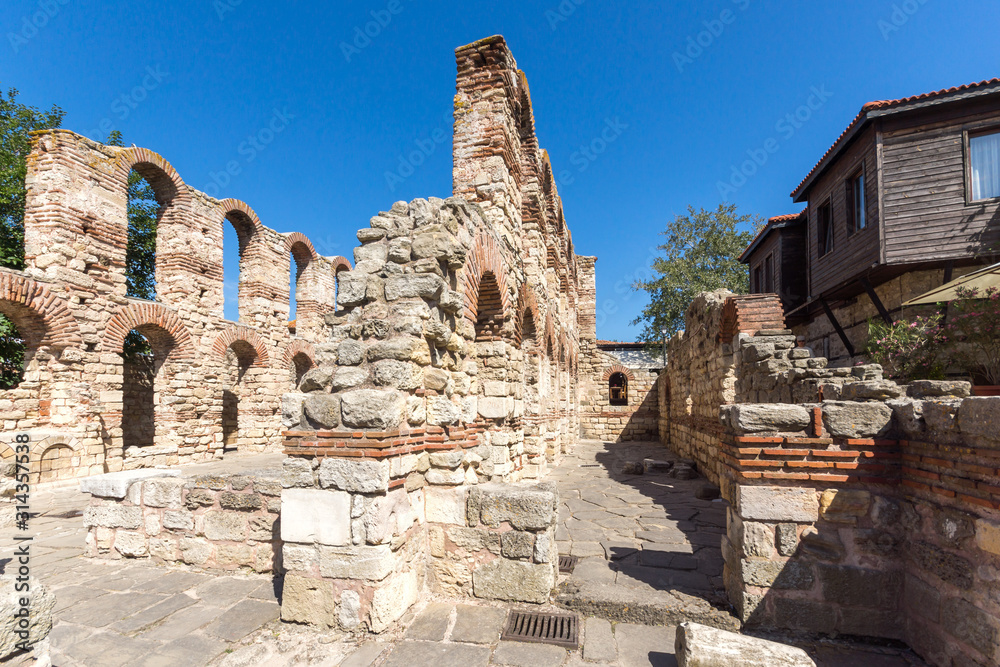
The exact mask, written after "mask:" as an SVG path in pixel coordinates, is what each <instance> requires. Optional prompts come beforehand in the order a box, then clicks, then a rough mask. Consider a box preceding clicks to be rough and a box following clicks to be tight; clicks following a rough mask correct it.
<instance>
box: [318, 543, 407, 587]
mask: <svg viewBox="0 0 1000 667" xmlns="http://www.w3.org/2000/svg"><path fill="white" fill-rule="evenodd" d="M395 569H396V557H395V555H394V554H393V552H392V549H391V547H390V546H389V545H380V546H375V547H365V546H359V547H348V548H343V547H326V546H321V547H320V548H319V571H320V574H321V575H322V576H323V577H325V578H327V579H363V580H365V581H382V580H383V579H385V578H386V577H388V576H389V575H390V574H392V572H393V571H394V570H395Z"/></svg>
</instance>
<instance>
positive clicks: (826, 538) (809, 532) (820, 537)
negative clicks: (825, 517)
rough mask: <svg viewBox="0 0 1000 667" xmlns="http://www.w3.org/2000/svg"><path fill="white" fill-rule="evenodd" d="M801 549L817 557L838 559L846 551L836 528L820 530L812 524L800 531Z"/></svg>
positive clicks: (831, 559)
mask: <svg viewBox="0 0 1000 667" xmlns="http://www.w3.org/2000/svg"><path fill="white" fill-rule="evenodd" d="M802 550H803V551H805V552H806V553H809V554H811V555H812V556H815V557H817V558H821V559H823V560H829V561H839V560H840V559H842V558H843V557H844V555H845V554H846V553H847V550H846V549H845V548H844V543H843V542H842V541H841V540H840V535H839V533H838V532H837V531H836V530H824V531H822V532H820V531H819V530H817V529H816V528H815V527H813V526H809V527H807V528H806V529H805V530H803V531H802Z"/></svg>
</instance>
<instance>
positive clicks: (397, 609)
mask: <svg viewBox="0 0 1000 667" xmlns="http://www.w3.org/2000/svg"><path fill="white" fill-rule="evenodd" d="M456 58H457V63H458V92H457V95H456V97H455V153H454V194H455V196H454V197H453V198H449V199H446V200H441V199H433V198H432V199H429V200H423V199H418V200H415V201H413V202H410V203H409V204H407V203H405V202H400V203H397V204H396V205H394V206H393V207H392V209H391V210H389V211H386V212H382V213H380V214H379V215H377V216H375V217H374V218H372V220H371V222H370V225H369V227H367V228H364V229H361V230H359V231H358V240H359V241H360V243H361V245H360V246H359V247H358V248H357V249H356V250H355V253H354V258H355V260H356V264H355V267H354V269H353V270H352V271H349V272H344V273H341V274H340V289H339V292H338V309H337V312H336V313H329V314H327V315H326V317H325V322H326V324H327V327H328V328H327V331H328V339H327V340H326V341H324V343H323V344H322V346H321V348H322V349H323V350H324V351H325V352H324V354H323V355H320V356H321V360H320V363H319V365H318V367H317V368H316V369H313V370H312V371H310V372H309V373H307V374H306V375H305V376H304V378H303V380H302V383H301V384H300V385H299V388H298V391H296V392H292V393H289V394H286V395H285V396H284V397H283V399H282V400H283V419H284V423H285V425H286V426H287V427H288V431H287V432H286V434H285V435H286V440H285V444H286V448H285V451H286V453H287V454H288V455H289V458H288V460H287V461H286V464H285V470H286V475H285V479H284V483H285V487H286V489H285V492H284V493H283V494H282V502H283V506H284V511H283V516H282V522H281V537H282V540H283V563H284V567H285V568H286V570H287V573H286V576H285V588H284V592H283V602H282V617H283V618H284V619H285V620H288V621H298V622H310V623H319V624H323V625H328V626H339V627H341V628H344V629H353V628H356V627H358V626H360V625H363V626H364V627H366V628H368V629H369V630H371V631H373V632H382V631H383V630H385V629H386V628H388V627H389V626H390V625H391V624H392V623H394V622H395V621H396V620H397V619H398V618H399V617H400V616H401V615H402V614H403V613H405V611H406V609H408V608H409V606H410V605H412V604H413V602H414V601H416V599H417V597H418V596H419V595H420V594H421V592H422V591H425V590H432V591H435V592H439V593H447V594H461V595H474V596H476V597H480V598H486V599H504V600H515V601H522V602H544V601H545V600H547V599H548V595H549V591H550V590H551V588H552V586H553V584H554V582H555V575H556V568H557V560H558V559H557V553H556V549H555V543H554V529H555V520H556V513H555V508H556V500H557V498H556V493H555V489H554V487H552V486H551V485H546V484H541V485H538V484H536V485H534V486H532V485H530V484H525V483H521V484H517V482H524V481H525V480H533V479H537V478H539V477H541V476H542V475H543V474H544V472H545V470H546V469H547V467H548V466H550V465H553V464H556V463H558V461H559V459H560V456H561V454H562V453H564V451H565V450H566V448H568V447H569V446H570V445H571V444H572V442H573V440H574V439H575V437H576V436H577V434H578V433H579V428H580V426H579V420H578V419H577V414H576V413H577V402H576V396H577V394H578V391H579V387H578V383H577V377H578V374H579V373H578V369H579V365H580V355H581V351H582V348H583V345H584V343H583V340H584V338H582V337H581V330H582V327H583V326H589V327H591V329H592V322H593V321H594V318H593V311H592V305H593V288H592V285H593V265H594V264H593V262H594V260H593V258H578V257H577V256H576V254H575V253H574V251H573V244H572V240H571V236H570V233H569V230H568V229H567V228H566V225H565V222H564V219H563V214H562V205H561V202H560V199H559V196H558V194H557V192H556V189H555V184H554V181H553V179H552V169H551V166H550V165H549V163H548V158H547V155H546V154H545V153H544V152H543V151H541V150H539V149H538V145H537V140H536V138H535V136H534V121H533V118H532V113H531V106H530V100H529V98H528V92H527V82H526V79H525V76H524V74H523V73H522V72H520V71H519V70H518V69H517V66H516V63H515V62H514V59H513V57H512V56H511V54H510V51H509V50H508V49H507V47H506V44H505V43H504V42H503V40H502V38H499V37H494V38H490V39H487V40H483V41H480V42H477V43H475V44H472V45H469V46H467V47H463V48H460V49H458V51H457V52H456ZM588 271H589V278H588V273H587V272H588ZM588 281H589V285H590V289H589V291H588V289H587V285H588ZM581 286H582V288H581ZM588 306H589V307H590V308H591V310H590V312H589V313H587V314H588V315H589V320H585V322H588V323H589V324H586V325H581V322H580V321H579V320H578V313H580V312H584V313H586V311H587V308H588ZM589 335H590V337H591V339H594V338H596V336H595V335H594V334H593V332H592V330H591V331H590V333H589Z"/></svg>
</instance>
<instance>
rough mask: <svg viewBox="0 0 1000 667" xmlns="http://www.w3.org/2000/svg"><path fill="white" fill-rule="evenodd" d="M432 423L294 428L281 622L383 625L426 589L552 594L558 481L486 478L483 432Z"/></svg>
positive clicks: (543, 597)
mask: <svg viewBox="0 0 1000 667" xmlns="http://www.w3.org/2000/svg"><path fill="white" fill-rule="evenodd" d="M431 430H434V429H429V430H428V431H425V430H423V429H420V432H419V433H414V434H410V435H411V436H412V442H409V443H408V442H407V439H406V438H405V437H404V436H402V435H400V434H387V433H368V434H360V433H359V434H356V435H357V436H358V437H356V438H334V437H322V436H332V435H333V434H329V433H327V434H323V433H321V434H320V436H321V437H319V438H318V439H317V437H316V435H313V436H311V438H306V437H305V436H304V435H302V434H300V435H298V436H293V435H290V436H289V437H290V442H291V443H293V444H291V445H290V446H289V449H288V453H289V454H290V455H291V456H290V457H289V458H288V459H287V460H286V461H285V466H284V476H283V480H282V483H283V486H284V487H285V488H284V491H283V492H282V507H283V512H284V514H283V519H282V524H281V539H282V541H283V543H284V546H283V563H284V566H285V568H286V570H287V573H286V575H285V584H284V591H283V597H282V611H281V615H282V619H283V620H285V621H291V622H297V623H308V624H313V625H321V626H326V627H339V628H341V629H344V630H353V629H356V628H358V627H364V628H365V629H367V630H369V631H371V632H375V633H380V632H383V631H385V630H386V629H388V628H389V627H390V626H391V625H392V624H393V623H395V622H396V621H397V620H398V619H399V618H400V617H401V616H402V615H403V614H404V613H405V612H406V610H407V609H408V608H409V607H410V606H411V605H412V604H413V603H414V602H416V600H417V599H418V596H419V595H420V594H421V593H422V592H423V591H425V590H428V589H432V590H436V591H440V592H444V593H451V594H461V595H474V596H477V597H481V598H486V599H504V600H516V601H522V602H545V601H547V600H548V595H549V591H550V590H551V589H552V586H553V585H554V583H555V573H556V569H557V564H558V558H557V556H556V549H555V541H554V537H555V535H554V531H555V520H556V506H557V503H556V493H555V489H554V487H552V486H551V485H539V486H536V487H531V486H520V485H512V484H500V483H491V484H483V485H480V484H479V481H480V480H479V474H480V473H479V472H478V470H479V467H480V466H481V465H482V464H483V463H484V459H483V457H484V456H489V451H490V448H489V446H488V445H485V444H479V436H480V435H482V434H481V432H480V431H481V429H478V428H474V429H471V430H465V429H456V430H453V431H446V430H444V429H436V431H437V432H435V433H431V432H429V431H431ZM493 435H494V436H495V435H497V434H495V433H494V434H493Z"/></svg>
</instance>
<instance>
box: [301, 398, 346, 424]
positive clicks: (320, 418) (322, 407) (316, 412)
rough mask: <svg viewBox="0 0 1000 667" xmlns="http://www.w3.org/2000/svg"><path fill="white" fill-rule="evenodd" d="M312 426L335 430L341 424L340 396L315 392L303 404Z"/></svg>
mask: <svg viewBox="0 0 1000 667" xmlns="http://www.w3.org/2000/svg"><path fill="white" fill-rule="evenodd" d="M302 410H303V412H304V414H305V416H306V419H307V420H308V424H309V426H310V427H312V428H315V429H329V430H333V429H336V428H338V427H339V426H340V397H339V396H333V395H330V394H313V395H312V396H309V398H307V399H306V400H305V402H304V403H303V404H302Z"/></svg>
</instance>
